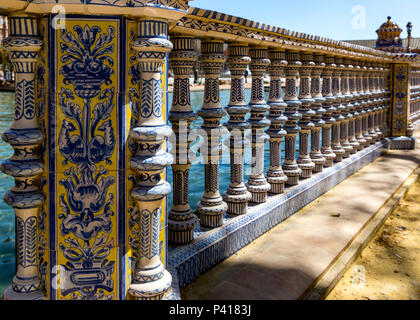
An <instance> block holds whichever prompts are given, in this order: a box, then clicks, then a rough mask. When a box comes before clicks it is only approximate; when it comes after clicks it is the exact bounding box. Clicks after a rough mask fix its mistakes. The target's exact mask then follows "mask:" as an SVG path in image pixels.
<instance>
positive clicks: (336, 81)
mask: <svg viewBox="0 0 420 320" xmlns="http://www.w3.org/2000/svg"><path fill="white" fill-rule="evenodd" d="M342 61H343V59H342V58H340V57H336V58H334V63H335V68H333V76H332V77H333V78H332V92H333V95H334V97H335V101H334V108H335V110H334V112H333V113H332V116H333V117H334V118H335V122H334V124H333V126H332V138H331V148H332V150H333V152H334V153H335V159H334V162H341V161H342V160H343V156H344V155H345V153H346V151H345V150H344V149H343V147H342V146H341V143H340V140H341V139H340V133H341V124H342V123H343V122H344V120H345V118H344V116H343V113H344V110H345V109H346V107H345V106H344V105H343V104H342V102H343V99H344V97H343V95H342V94H341V80H342V79H341V74H342V67H343V66H342Z"/></svg>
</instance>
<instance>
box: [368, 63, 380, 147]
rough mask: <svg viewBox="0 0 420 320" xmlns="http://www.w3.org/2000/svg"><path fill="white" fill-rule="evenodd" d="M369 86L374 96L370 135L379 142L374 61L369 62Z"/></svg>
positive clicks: (377, 100)
mask: <svg viewBox="0 0 420 320" xmlns="http://www.w3.org/2000/svg"><path fill="white" fill-rule="evenodd" d="M369 71H370V72H369V87H370V91H371V97H372V114H371V117H370V119H369V135H370V136H371V137H372V139H373V142H374V143H375V142H377V141H378V140H379V135H378V132H377V131H376V128H377V126H376V119H377V115H378V112H379V109H378V106H379V102H380V101H379V99H378V91H377V87H376V69H375V65H374V63H373V62H370V63H369Z"/></svg>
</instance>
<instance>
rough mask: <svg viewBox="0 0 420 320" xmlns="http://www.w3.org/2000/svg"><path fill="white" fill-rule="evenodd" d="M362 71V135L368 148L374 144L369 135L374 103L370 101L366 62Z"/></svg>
mask: <svg viewBox="0 0 420 320" xmlns="http://www.w3.org/2000/svg"><path fill="white" fill-rule="evenodd" d="M361 70H362V74H361V76H362V89H363V91H362V95H361V96H362V101H361V104H362V107H363V111H364V113H363V112H361V114H363V117H362V135H363V137H364V138H365V140H366V147H368V146H369V145H370V144H371V143H372V140H373V139H372V137H371V136H370V134H369V115H370V113H371V112H372V110H371V109H370V105H371V103H372V101H370V96H371V95H370V91H369V73H368V72H369V70H368V67H367V66H366V62H365V61H364V62H363V64H362V67H361Z"/></svg>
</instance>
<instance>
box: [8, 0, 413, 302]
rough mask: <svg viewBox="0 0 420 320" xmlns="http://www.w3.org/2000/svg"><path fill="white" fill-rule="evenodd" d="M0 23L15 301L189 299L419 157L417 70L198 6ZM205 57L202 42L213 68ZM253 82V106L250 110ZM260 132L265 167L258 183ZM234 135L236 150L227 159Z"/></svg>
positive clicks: (36, 5) (81, 9)
mask: <svg viewBox="0 0 420 320" xmlns="http://www.w3.org/2000/svg"><path fill="white" fill-rule="evenodd" d="M57 5H59V7H57ZM0 13H2V14H5V15H7V16H8V23H9V31H10V32H9V37H8V38H7V39H5V40H4V41H3V43H2V45H3V47H4V48H5V49H6V50H8V51H10V57H11V61H12V63H13V66H14V71H15V73H16V89H15V98H16V101H15V118H14V121H13V123H12V124H11V127H10V130H8V131H6V132H4V133H3V135H2V137H3V140H4V141H6V142H7V143H9V144H10V145H11V146H12V147H13V148H14V150H15V153H14V155H13V156H12V157H11V158H10V159H9V160H7V161H4V162H3V163H2V165H1V170H2V171H3V172H4V173H6V174H8V175H10V176H12V177H14V178H15V186H14V187H13V188H12V189H11V190H10V191H9V192H7V194H6V195H5V197H4V199H5V201H6V202H7V203H8V204H9V205H11V206H12V207H13V208H14V210H15V214H16V240H17V241H16V246H17V250H16V261H17V271H16V275H15V277H14V278H13V281H12V283H11V286H10V287H9V288H8V289H7V290H6V292H5V294H4V298H5V299H52V300H54V299H140V300H151V299H173V298H176V291H177V290H176V288H177V286H178V285H179V286H184V285H186V284H187V283H188V282H189V281H191V280H192V279H193V278H194V277H195V276H197V275H198V274H199V273H200V272H203V271H205V270H206V269H208V268H210V267H212V266H213V265H215V264H216V263H218V262H219V261H220V260H221V259H223V258H226V257H227V256H228V255H230V254H232V253H233V252H234V251H235V250H238V249H240V248H241V247H243V246H244V245H246V244H248V243H249V242H251V241H252V240H253V239H255V238H256V237H257V236H259V235H261V234H262V233H264V232H265V231H267V230H268V229H269V228H271V227H273V226H274V225H275V224H277V223H279V222H281V221H282V220H284V219H285V218H287V217H288V216H290V215H291V214H293V213H294V212H296V211H297V210H299V209H300V208H301V207H302V206H304V205H306V204H308V203H309V202H310V201H312V200H314V199H315V198H316V197H317V196H319V195H320V194H322V193H323V192H325V191H326V190H327V189H328V188H331V187H333V186H334V185H335V184H337V183H339V182H340V181H342V180H343V179H345V177H346V176H347V175H348V174H351V172H353V171H354V170H357V169H358V168H360V167H361V166H362V165H364V164H366V163H368V162H369V161H371V160H373V159H374V158H375V157H376V156H378V155H379V154H381V151H380V150H382V149H381V148H383V147H384V146H385V145H387V144H388V143H389V142H391V147H394V148H412V147H413V139H412V138H411V136H412V132H413V125H414V123H415V121H417V120H418V119H419V118H420V108H419V105H420V104H419V97H420V63H419V60H418V59H417V57H416V56H415V55H407V54H392V53H388V52H383V51H378V50H374V49H368V48H365V47H361V46H357V45H352V44H348V43H345V42H340V41H335V40H331V39H327V38H323V37H319V36H313V35H309V34H304V33H299V32H293V31H290V30H286V29H282V28H278V27H272V26H269V25H265V24H263V23H257V22H253V21H249V20H246V19H242V18H238V17H233V16H230V15H228V14H222V13H218V12H213V11H208V10H203V9H198V8H193V7H190V6H189V3H188V1H187V0H116V1H105V0H31V1H27V0H8V1H5V2H4V3H3V2H2V4H1V5H0ZM57 14H58V16H57ZM198 41H200V42H198ZM194 43H201V55H199V53H198V52H195V51H194V48H196V47H197V46H196V45H194ZM225 44H228V50H227V51H225ZM226 62H227V63H228V66H229V69H230V74H231V96H230V102H229V105H228V106H223V105H221V103H220V97H219V76H220V72H221V70H222V67H223V65H224V64H225V63H226ZM196 63H199V64H200V66H201V68H202V69H203V70H204V74H205V93H204V101H203V105H202V107H201V109H200V111H199V112H198V114H195V113H194V112H193V111H192V108H191V99H190V76H191V73H192V72H193V67H194V65H195V64H196ZM170 67H171V68H172V70H173V74H174V94H173V101H172V109H171V110H168V95H167V93H168V70H169V68H170ZM248 67H249V68H250V70H251V72H252V97H251V100H250V101H245V95H244V82H245V78H244V74H245V71H246V70H247V68H248ZM267 75H268V76H269V77H270V85H269V86H270V95H269V99H268V101H265V97H264V78H265V76H267ZM283 79H285V84H286V86H285V89H284V91H285V92H284V95H283V94H282V80H283ZM226 115H228V116H229V122H228V123H227V125H226V127H224V126H222V125H221V121H220V120H221V118H222V117H224V116H226ZM197 117H201V118H202V119H203V120H204V122H203V124H202V127H201V129H202V130H201V132H202V133H203V135H204V134H205V135H206V137H205V139H204V142H205V147H203V148H202V149H201V152H202V156H203V158H204V159H205V166H204V170H205V181H204V184H205V186H204V189H205V190H204V193H203V197H202V199H201V201H200V202H199V204H197V205H195V204H191V203H190V202H189V170H190V166H191V159H190V158H189V155H190V153H191V152H190V145H191V143H192V141H191V139H189V133H190V132H191V128H190V125H191V123H192V121H193V120H195V119H196V118H197ZM169 121H170V122H169ZM248 129H250V131H251V132H252V135H251V139H252V141H251V145H252V156H253V166H252V174H251V177H250V179H249V180H248V181H244V172H243V170H244V150H246V149H245V140H246V137H245V136H246V135H245V131H246V130H248ZM226 133H230V136H231V138H230V144H229V151H228V150H225V148H223V144H222V143H221V136H222V135H224V134H226ZM170 136H175V138H176V143H175V144H174V145H173V151H174V152H172V154H171V153H169V152H168V143H167V140H168V137H170ZM298 140H299V150H296V141H298ZM267 141H269V145H270V159H269V160H270V168H269V170H267V172H265V170H264V145H265V142H267ZM282 142H284V143H285V159H283V160H282V148H281V145H282ZM223 152H229V153H230V159H231V178H230V182H231V183H230V185H229V188H228V189H227V190H220V188H219V178H220V177H219V161H220V157H221V155H222V153H223ZM296 159H297V161H296ZM170 167H172V169H171V168H170ZM167 168H169V169H168V170H173V184H172V185H171V184H170V183H168V181H167V175H166V172H167ZM170 192H173V195H174V197H173V199H174V202H173V204H172V203H167V195H168V194H169V193H170ZM168 270H169V271H171V273H172V274H171V273H170V272H168ZM178 278H179V283H177V282H178V281H177V280H176V279H178Z"/></svg>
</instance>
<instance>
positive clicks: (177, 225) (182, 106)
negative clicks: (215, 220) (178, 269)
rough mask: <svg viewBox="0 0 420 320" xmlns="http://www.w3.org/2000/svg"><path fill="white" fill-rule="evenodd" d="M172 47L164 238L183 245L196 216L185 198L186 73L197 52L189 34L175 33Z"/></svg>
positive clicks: (188, 111)
mask: <svg viewBox="0 0 420 320" xmlns="http://www.w3.org/2000/svg"><path fill="white" fill-rule="evenodd" d="M171 40H172V43H173V45H174V49H173V50H172V52H171V53H170V60H171V66H172V70H173V72H174V90H173V98H172V107H171V110H170V112H169V121H171V123H172V129H173V131H174V133H175V138H176V142H175V146H174V147H175V155H176V156H175V162H174V163H173V164H172V172H173V174H172V176H173V193H174V196H173V206H172V209H171V211H170V212H169V215H168V241H169V243H172V244H175V245H185V244H187V243H190V242H192V241H193V240H194V227H195V226H196V225H197V224H198V218H197V216H196V215H195V214H194V213H193V211H192V210H191V207H190V201H189V195H190V190H189V179H190V167H191V157H190V144H191V142H192V141H189V133H190V131H191V130H190V125H191V123H192V122H193V121H194V120H195V119H197V114H196V113H195V112H193V110H192V109H191V97H190V75H191V74H192V73H193V68H194V63H195V61H196V60H197V58H198V53H197V52H195V51H194V48H193V41H194V37H192V36H183V35H176V36H174V37H173V38H172V39H171Z"/></svg>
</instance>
